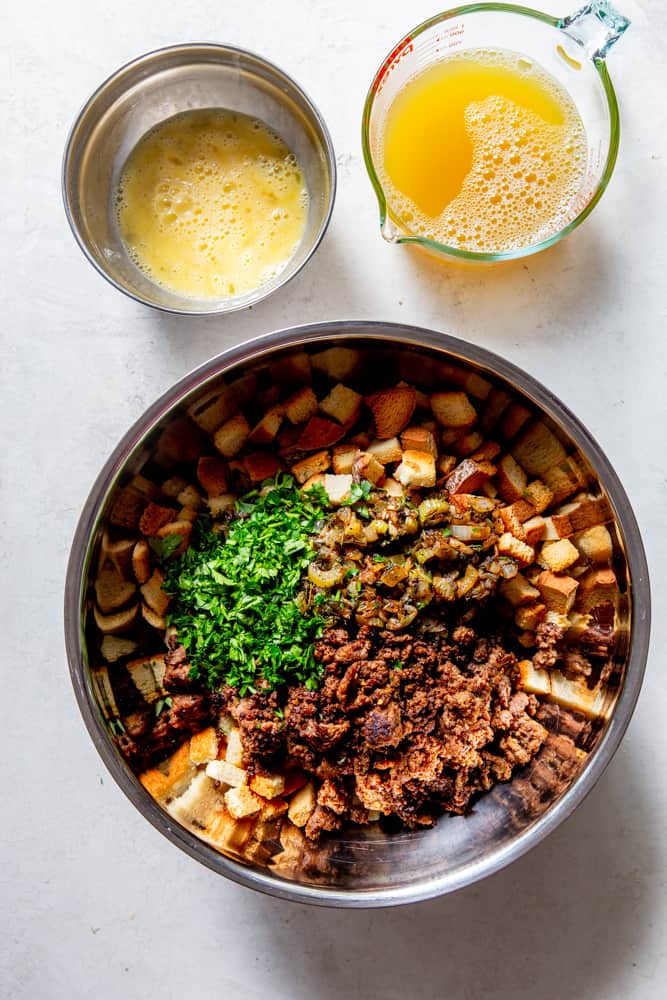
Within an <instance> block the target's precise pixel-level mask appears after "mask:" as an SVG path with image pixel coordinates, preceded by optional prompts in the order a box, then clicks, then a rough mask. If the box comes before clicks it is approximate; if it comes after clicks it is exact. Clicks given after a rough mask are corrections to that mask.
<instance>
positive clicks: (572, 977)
mask: <svg viewBox="0 0 667 1000" xmlns="http://www.w3.org/2000/svg"><path fill="white" fill-rule="evenodd" d="M576 4H577V0H572V5H573V6H576ZM619 5H620V6H621V7H624V6H625V5H624V2H623V0H619ZM541 6H544V8H545V9H548V10H550V11H552V12H555V13H565V12H567V10H568V7H569V5H568V4H567V3H566V4H563V3H553V4H546V3H545V4H543V5H541ZM634 6H635V9H636V5H634ZM642 8H643V14H642V11H639V16H638V17H637V19H636V21H635V24H634V25H633V27H632V28H631V29H630V31H629V32H628V34H627V35H626V37H625V38H624V39H623V41H622V42H621V43H620V44H619V45H618V47H617V48H616V49H615V51H614V52H613V53H612V54H611V55H610V57H609V63H610V67H611V72H612V75H613V78H614V81H615V84H616V87H617V90H618V94H619V99H620V105H621V111H622V118H623V136H622V143H621V154H620V159H619V163H618V167H617V170H616V173H615V175H614V177H613V180H612V183H611V185H610V188H609V190H608V192H607V193H606V194H605V196H604V198H603V200H602V202H601V204H600V205H599V206H598V208H596V210H595V212H594V214H593V216H592V217H591V219H589V220H588V221H587V222H586V223H585V224H584V226H583V227H582V228H581V229H580V230H579V231H578V232H576V233H575V234H574V235H572V236H571V237H570V238H569V239H568V240H566V241H565V242H564V243H562V244H561V245H559V246H558V247H557V248H555V249H552V250H551V251H548V252H547V253H545V254H543V255H542V256H540V257H538V258H533V259H530V260H528V261H526V262H523V263H522V262H519V263H517V264H516V265H509V266H504V267H502V268H499V269H497V270H484V271H478V270H461V269H457V268H452V267H448V266H439V265H436V264H434V263H431V262H429V261H428V260H426V259H424V258H422V257H419V256H416V255H414V254H413V253H411V252H410V251H408V250H405V249H404V248H392V247H389V246H386V245H385V244H384V243H383V242H382V241H381V239H380V237H379V234H378V231H377V219H376V208H375V203H374V198H373V196H372V191H371V188H370V184H369V182H368V180H367V177H366V174H365V171H364V167H363V163H362V159H361V154H360V143H359V120H360V115H361V107H362V102H363V97H364V95H365V92H366V88H367V86H368V83H369V81H370V78H371V75H372V73H373V72H374V71H375V68H376V67H377V65H378V64H379V62H380V61H381V59H382V58H384V56H385V54H386V52H387V51H388V50H389V49H390V48H391V47H392V45H393V43H394V42H395V41H397V39H398V38H399V37H400V36H401V35H402V34H403V33H404V31H406V30H407V29H409V28H410V27H411V26H412V25H414V24H416V23H417V22H418V21H419V20H421V19H422V18H424V17H426V16H428V15H430V14H431V13H433V12H434V11H435V10H436V9H437V4H436V3H434V2H433V0H412V2H411V3H409V4H404V3H400V2H398V0H384V2H366V3H364V2H362V0H321V2H315V0H282V2H280V3H270V2H268V0H265V2H260V0H197V2H196V3H195V2H191V0H180V2H171V3H169V4H166V3H158V2H152V3H147V2H143V0H115V2H113V3H104V4H101V3H95V2H92V0H86V2H83V0H81V2H73V0H71V2H60V3H54V2H49V3H48V4H47V3H45V2H42V3H37V4H35V3H32V4H30V3H22V4H12V6H11V14H9V13H8V12H7V11H6V12H5V14H4V16H3V26H2V29H1V34H0V76H1V86H0V95H1V96H0V100H1V101H2V103H3V105H4V111H3V116H2V122H3V124H2V136H1V141H2V153H1V159H0V163H1V169H2V173H3V178H4V179H3V182H2V185H1V188H0V190H1V191H2V201H3V207H2V213H1V217H0V239H1V240H2V263H1V266H0V282H1V286H0V287H1V291H2V300H3V317H2V322H1V323H0V337H1V338H2V348H1V355H0V356H1V359H2V365H1V370H2V381H3V388H2V393H1V396H0V401H1V405H2V409H3V416H2V452H1V453H0V475H1V476H2V500H1V501H0V520H1V527H0V550H1V552H2V601H1V602H0V607H2V638H3V642H2V651H3V652H2V656H1V657H0V660H1V669H2V672H3V681H2V689H1V690H2V694H1V695H0V714H1V718H0V740H2V761H3V774H2V780H1V782H0V787H1V789H2V794H3V800H4V804H3V812H2V820H1V822H0V840H1V841H2V859H1V860H2V872H1V874H0V879H1V884H0V921H1V925H2V926H1V927H0V966H1V971H0V996H2V997H3V998H5V997H12V998H21V1000H36V998H42V997H46V998H68V1000H70V998H75V1000H78V998H88V997H91V998H116V997H128V998H135V997H136V998H145V997H149V998H152V997H157V996H160V997H164V998H171V997H196V998H197V1000H209V998H216V1000H217V998H219V997H232V996H233V997H244V998H245V997H247V998H252V1000H255V998H264V997H267V998H268V997H272V998H276V1000H302V998H303V1000H306V998H309V1000H310V998H313V1000H315V998H321V1000H334V998H339V997H340V998H346V1000H358V998H363V1000H367V998H376V997H377V998H380V997H382V998H383V1000H411V998H431V997H438V998H439V997H448V998H478V997H493V998H503V1000H504V998H508V1000H509V998H512V1000H520V998H530V1000H550V998H554V1000H555V998H564V997H581V998H586V1000H598V998H600V1000H602V998H604V1000H615V998H618V1000H620V998H628V997H633V998H642V1000H643V998H657V997H658V996H660V997H663V996H665V992H664V979H665V975H666V973H667V963H666V962H665V937H666V934H665V931H666V929H667V903H666V900H665V858H666V848H665V840H666V839H667V829H666V828H667V823H666V820H667V817H666V815H665V805H666V803H667V783H666V782H665V772H666V770H667V737H666V733H667V695H666V693H665V691H666V687H667V684H666V680H665V673H664V670H665V656H664V651H663V650H664V645H665V640H666V639H667V632H666V629H665V604H664V599H665V585H664V576H665V566H666V564H667V547H666V545H665V534H666V532H665V528H666V527H667V525H666V520H665V509H666V500H667V498H666V495H665V494H666V489H665V487H666V463H665V446H666V444H667V442H666V435H665V415H666V400H667V388H666V382H665V375H666V371H665V369H666V364H665V356H666V349H665V340H664V338H665V267H666V265H667V254H666V252H665V238H666V232H665V230H666V225H665V224H666V221H667V218H666V216H667V213H666V204H665V170H666V167H667V163H666V160H665V153H666V145H667V143H666V140H665V135H666V133H667V114H666V107H665V105H666V103H667V102H666V100H665V98H666V96H667V95H666V82H667V74H666V73H665V61H664V51H665V35H666V34H667V16H666V8H665V5H664V4H663V3H662V2H661V0H642ZM189 40H213V41H227V42H232V43H235V44H238V45H244V46H247V47H249V48H252V49H256V50H257V51H258V52H261V53H264V54H265V55H267V56H269V57H270V58H271V59H273V60H275V61H276V62H277V63H278V64H279V65H282V66H283V67H284V68H285V69H286V70H287V71H288V72H290V73H292V74H293V75H294V76H295V77H296V79H297V80H298V81H300V82H301V84H302V85H303V86H304V87H305V88H306V90H307V91H308V92H309V93H310V94H311V95H312V97H313V98H314V100H315V101H316V103H317V104H318V105H319V106H320V108H321V110H322V112H323V114H324V116H325V118H326V119H327V122H328V124H329V126H330V128H331V132H332V135H333V140H334V144H335V147H336V150H337V154H338V164H339V193H338V201H337V205H336V209H335V213H334V218H333V223H332V225H331V228H330V230H329V233H328V235H327V236H326V238H325V241H324V243H323V245H322V247H321V249H320V250H319V252H318V254H317V255H316V257H315V258H314V260H313V261H312V262H311V264H310V266H309V267H308V268H307V269H306V270H305V272H303V273H302V274H301V276H300V277H299V278H297V279H296V280H295V281H293V282H292V283H291V284H290V285H289V286H288V287H287V288H286V289H285V290H284V291H282V292H281V293H280V294H279V295H278V296H277V297H276V298H275V299H273V300H270V301H267V302H264V303H263V304H261V305H260V306H258V307H256V308H254V309H253V310H252V311H250V312H245V313H243V314H241V315H235V316H232V317H231V318H229V319H208V320H199V321H196V320H192V321H188V320H186V319H183V318H170V317H168V316H163V315H160V314H158V313H154V312H150V311H148V310H147V309H144V308H142V307H140V306H138V305H137V304H135V303H133V302H132V301H130V300H129V299H125V298H124V297H123V296H121V295H120V294H119V293H118V292H116V291H115V290H114V289H113V288H111V287H110V286H109V285H107V284H106V283H105V282H104V281H103V280H102V279H101V278H100V277H99V276H98V275H97V274H96V273H95V272H94V271H93V269H92V268H91V267H90V266H89V265H88V264H87V262H86V261H85V260H84V258H83V257H82V255H81V254H80V252H79V250H78V249H77V247H76V246H75V244H74V241H73V239H72V238H71V236H70V233H69V231H68V229H67V226H66V223H65V219H64V215H63V211H62V207H61V200H60V189H59V187H60V181H59V171H60V158H61V153H62V147H63V143H64V140H65V135H66V132H67V129H68V128H69V126H70V123H71V121H72V119H73V117H74V115H75V113H76V112H77V111H78V108H79V107H80V105H81V103H82V102H83V101H84V99H85V98H86V97H87V96H88V94H89V93H90V92H91V91H92V89H93V88H94V87H95V86H97V84H98V83H99V82H100V81H101V80H102V79H103V78H104V77H105V76H107V75H108V74H109V73H110V72H111V71H112V70H113V69H115V68H116V67H117V66H119V65H120V64H121V63H123V62H125V61H126V60H128V59H131V58H132V57H134V56H135V55H137V54H139V53H140V52H142V51H146V50H148V49H151V48H153V47H156V46H159V45H163V44H167V43H174V42H180V41H189ZM342 317H347V318H353V317H358V318H381V319H387V320H398V321H408V322H411V323H417V324H422V325H425V326H429V327H434V328H436V329H441V330H446V331H451V332H452V333H454V334H457V335H458V336H461V337H464V338H466V339H468V340H472V341H475V342H477V343H481V344H483V345H485V346H486V347H489V348H491V349H493V350H495V351H498V352H500V353H502V354H504V355H505V356H507V357H509V358H511V360H513V361H515V362H516V363H518V364H519V365H522V366H523V367H524V368H526V369H527V370H528V371H529V372H530V373H531V374H533V375H535V376H537V378H539V379H541V380H542V381H544V382H545V383H546V384H547V385H548V386H550V387H551V388H552V389H553V390H554V391H555V392H556V393H557V394H558V395H559V396H560V397H561V398H562V399H563V400H564V401H565V403H567V404H568V405H569V406H570V407H571V408H572V409H573V410H574V411H575V413H577V414H578V415H579V416H580V417H581V418H582V419H583V421H584V422H585V423H586V424H587V425H588V427H589V428H590V430H591V431H592V432H593V434H594V435H595V436H596V437H597V438H598V440H599V441H600V443H601V445H602V446H603V448H604V449H605V450H606V452H607V454H608V455H609V457H610V458H611V460H612V462H613V463H614V464H615V466H616V468H617V470H618V472H619V474H620V476H621V478H622V480H623V482H624V483H625V486H626V488H627V490H628V493H629V495H630V498H631V500H632V502H633V503H634V506H635V510H636V513H637V516H638V518H639V522H640V525H641V527H642V530H643V533H644V538H645V541H646V543H647V548H648V554H649V559H650V562H651V568H652V574H653V586H654V600H655V611H656V614H655V619H656V621H655V627H654V638H653V644H652V655H651V659H650V664H649V670H648V674H647V679H646V683H645V687H644V690H643V693H642V696H641V699H640V702H639V706H638V708H637V712H636V715H635V717H634V720H633V722H632V724H631V726H630V729H629V731H628V735H627V738H626V740H625V742H624V744H623V746H622V748H621V750H620V751H619V753H618V754H617V756H616V758H615V760H614V761H613V763H612V764H611V766H610V767H609V769H608V771H607V773H606V774H605V776H604V778H603V779H602V780H601V781H600V783H599V785H598V787H597V788H596V789H595V791H594V792H593V793H592V794H591V795H590V797H589V799H588V800H587V801H586V802H585V803H584V805H583V806H582V807H581V808H580V809H579V810H578V812H577V813H576V814H575V816H574V817H573V818H572V819H571V820H570V821H569V822H568V823H566V824H565V826H563V827H562V828H561V829H560V830H559V831H558V832H557V833H556V834H555V835H553V836H552V837H551V838H550V839H549V840H548V841H547V842H546V843H544V844H542V845H541V846H540V847H539V848H538V849H536V850H534V851H533V852H532V853H531V854H530V855H529V856H527V857H525V858H523V859H522V860H521V861H519V862H517V863H516V864H515V865H513V866H512V867H511V868H510V869H508V870H506V871H504V872H502V873H501V874H499V875H496V876H495V877H494V878H491V879H489V880H488V881H487V882H485V883H484V884H481V885H478V886H476V887H474V888H471V889H469V890H467V891H464V892H461V893H459V894H458V895H456V896H453V897H449V898H445V899H441V900H438V901H435V902H431V903H425V904H421V905H418V906H412V907H407V908H404V909H399V910H395V911H388V912H357V913H350V912H334V911H327V910H317V909H311V908H306V907H303V906H292V905H289V904H286V903H280V902H278V901H276V900H273V899H270V898H265V897H262V896H259V895H256V894H254V893H252V892H250V891H248V890H245V889H241V888H238V887H236V886H235V885H232V884H227V883H226V882H225V881H223V880H222V879H220V878H218V877H216V876H214V875H213V874H211V873H210V872H208V871H206V870H204V869H203V868H200V867H199V866H198V865H197V864H196V863H195V862H193V861H191V860H190V859H189V858H187V857H186V856H185V855H182V854H181V853H180V852H179V851H178V850H177V849H176V848H175V847H173V846H172V845H171V844H169V843H168V842H167V841H166V840H164V839H162V838H161V837H160V835H159V834H158V833H157V832H156V831H155V830H153V829H152V828H151V827H150V826H149V825H148V824H147V823H146V822H145V821H144V820H143V819H142V818H141V817H140V816H139V815H138V814H137V813H136V812H135V811H134V809H133V808H132V806H131V805H130V804H129V802H128V801H126V800H125V798H124V797H123V795H122V794H121V793H120V791H119V790H118V789H117V788H116V786H115V785H114V784H113V782H112V781H111V779H110V778H109V777H108V775H107V774H106V772H105V770H104V767H103V766H102V764H101V762H100V760H99V759H98V757H97V755H96V753H95V751H94V749H93V747H92V745H91V743H90V741H89V739H88V737H87V735H86V732H85V730H84V727H83V724H82V722H81V720H80V718H79V715H78V711H77V708H76V705H75V702H74V698H73V695H72V692H71V689H70V684H69V679H68V676H67V669H66V664H65V656H64V650H63V639H62V621H61V619H62V611H61V605H62V589H63V578H64V573H65V562H66V557H67V552H68V548H69V544H70V540H71V537H72V534H73V531H74V526H75V523H76V520H77V517H78V514H79V511H80V509H81V506H82V504H83V502H84V499H85V497H86V495H87V492H88V490H89V488H90V485H91V483H92V481H93V479H94V477H95V475H96V473H97V471H98V469H99V467H100V466H101V464H102V462H103V461H104V460H105V459H106V457H107V455H108V453H109V451H110V450H111V448H112V447H113V446H114V444H115V443H116V441H117V440H118V438H119V437H120V436H121V435H122V433H123V432H124V431H125V430H126V428H127V427H128V426H129V424H130V423H131V422H132V421H133V420H134V419H135V418H137V417H138V416H139V415H140V414H141V412H142V411H143V409H144V407H145V406H146V405H147V404H148V403H150V402H151V401H152V400H153V399H154V398H155V397H156V396H157V395H158V394H159V393H161V392H162V391H163V390H164V389H166V388H167V387H168V386H169V385H170V384H171V383H172V382H173V381H174V380H175V379H177V378H178V377H179V376H181V375H182V374H183V373H184V372H186V371H187V370H188V369H189V368H191V367H193V366H195V365H197V364H199V363H200V362H202V361H204V360H205V359H207V358H208V357H209V356H211V355H212V354H214V353H216V352H218V351H219V350H221V349H222V348H224V347H226V346H228V345H229V344H232V343H236V342H238V341H240V340H242V339H244V338H247V337H249V336H252V335H255V334H259V333H262V332H265V331H268V330H271V329H274V328H277V327H280V326H283V325H285V326H287V325H291V324H294V323H300V322H306V321H314V320H321V319H330V318H342Z"/></svg>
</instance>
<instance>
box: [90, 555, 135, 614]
mask: <svg viewBox="0 0 667 1000" xmlns="http://www.w3.org/2000/svg"><path fill="white" fill-rule="evenodd" d="M136 590H137V587H136V584H135V583H134V581H133V580H124V579H123V577H122V576H121V575H120V573H119V572H118V570H117V569H115V567H113V566H109V567H107V568H106V569H103V570H102V571H101V572H100V573H99V575H98V577H97V579H96V580H95V598H96V600H97V606H98V608H99V609H100V611H102V612H103V614H105V615H108V614H110V613H111V612H112V611H118V609H119V608H122V607H123V605H124V604H127V603H128V601H131V600H132V598H133V597H134V595H135V594H136Z"/></svg>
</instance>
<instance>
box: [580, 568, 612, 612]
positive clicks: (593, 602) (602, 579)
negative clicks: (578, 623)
mask: <svg viewBox="0 0 667 1000" xmlns="http://www.w3.org/2000/svg"><path fill="white" fill-rule="evenodd" d="M617 600H618V581H617V579H616V574H615V573H614V571H613V569H611V568H606V569H589V570H588V572H587V573H584V574H583V576H582V577H581V578H580V580H579V594H578V595H577V610H579V611H590V610H591V608H595V607H597V606H598V605H599V604H605V603H607V602H610V603H612V604H614V605H615V604H616V602H617Z"/></svg>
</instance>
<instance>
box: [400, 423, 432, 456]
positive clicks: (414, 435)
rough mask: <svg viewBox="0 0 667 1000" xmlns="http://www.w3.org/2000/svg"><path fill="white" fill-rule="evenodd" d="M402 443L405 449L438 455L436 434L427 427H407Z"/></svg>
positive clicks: (402, 435)
mask: <svg viewBox="0 0 667 1000" xmlns="http://www.w3.org/2000/svg"><path fill="white" fill-rule="evenodd" d="M401 444H402V445H403V449H404V450H405V451H425V452H426V454H427V455H432V456H433V458H437V457H438V445H437V443H436V440H435V435H434V434H433V432H432V431H430V430H428V429H427V428H426V427H407V428H406V429H405V430H404V431H403V433H402V434H401Z"/></svg>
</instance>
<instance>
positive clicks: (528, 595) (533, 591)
mask: <svg viewBox="0 0 667 1000" xmlns="http://www.w3.org/2000/svg"><path fill="white" fill-rule="evenodd" d="M499 590H500V593H501V595H502V596H503V597H504V598H505V600H506V601H509V603H510V604H511V605H512V606H513V607H515V608H518V607H520V606H521V605H522V604H534V603H535V602H536V601H537V600H538V598H539V596H540V592H539V590H538V589H537V588H536V587H533V586H532V584H531V583H529V582H528V580H527V579H526V578H525V576H523V575H522V574H521V573H517V575H516V576H513V577H512V578H511V579H510V580H503V581H502V583H501V584H500V587H499Z"/></svg>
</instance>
